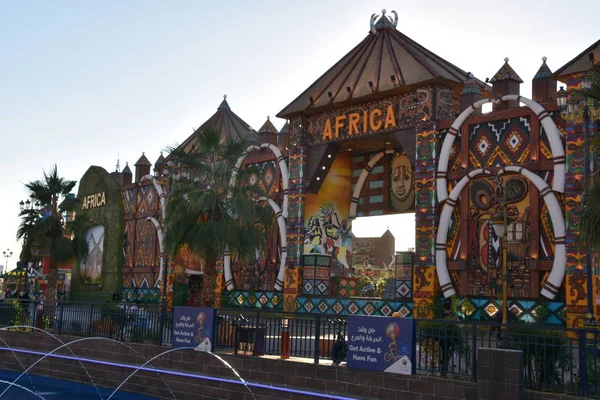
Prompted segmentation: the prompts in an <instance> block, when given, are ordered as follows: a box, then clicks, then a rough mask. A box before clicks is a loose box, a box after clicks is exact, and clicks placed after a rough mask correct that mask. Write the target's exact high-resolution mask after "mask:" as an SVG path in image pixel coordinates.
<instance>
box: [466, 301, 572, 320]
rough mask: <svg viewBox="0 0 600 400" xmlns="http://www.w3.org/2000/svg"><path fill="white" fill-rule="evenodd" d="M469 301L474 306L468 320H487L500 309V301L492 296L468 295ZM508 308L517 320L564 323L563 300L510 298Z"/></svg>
mask: <svg viewBox="0 0 600 400" xmlns="http://www.w3.org/2000/svg"><path fill="white" fill-rule="evenodd" d="M469 301H470V302H471V303H472V305H473V306H474V310H473V311H472V314H470V315H469V316H468V319H469V320H474V321H479V320H481V321H489V320H491V319H493V318H494V316H495V315H496V314H497V313H498V312H500V310H501V309H502V302H501V301H499V300H497V299H494V298H473V297H470V298H469ZM508 309H509V310H511V311H512V312H514V313H515V314H516V315H517V318H518V319H519V321H522V322H529V323H532V322H538V323H541V324H546V325H563V326H564V325H565V324H566V319H565V304H564V303H563V302H557V301H545V300H543V299H537V300H533V299H532V300H518V299H510V300H509V304H508ZM540 319H543V320H540Z"/></svg>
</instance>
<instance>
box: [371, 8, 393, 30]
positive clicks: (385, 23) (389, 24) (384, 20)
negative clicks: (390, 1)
mask: <svg viewBox="0 0 600 400" xmlns="http://www.w3.org/2000/svg"><path fill="white" fill-rule="evenodd" d="M386 12H387V10H386V9H385V8H384V9H383V10H381V15H377V14H376V13H375V14H373V15H371V29H370V31H371V33H373V34H376V33H377V31H379V30H382V29H384V28H396V26H398V13H397V12H396V11H394V10H392V11H391V14H394V17H387V16H386V15H385V13H386ZM376 21H377V23H376Z"/></svg>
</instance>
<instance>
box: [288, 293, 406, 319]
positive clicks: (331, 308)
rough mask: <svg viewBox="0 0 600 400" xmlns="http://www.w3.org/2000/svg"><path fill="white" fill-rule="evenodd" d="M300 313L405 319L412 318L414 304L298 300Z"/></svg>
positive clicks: (332, 299)
mask: <svg viewBox="0 0 600 400" xmlns="http://www.w3.org/2000/svg"><path fill="white" fill-rule="evenodd" d="M296 307H297V311H298V312H307V313H313V314H336V315H377V316H391V315H392V314H393V313H394V312H396V311H397V312H399V313H400V315H401V316H402V317H404V318H411V317H412V302H410V301H408V302H403V301H396V300H378V299H377V300H369V299H348V298H323V299H320V298H311V297H304V296H298V297H297V298H296Z"/></svg>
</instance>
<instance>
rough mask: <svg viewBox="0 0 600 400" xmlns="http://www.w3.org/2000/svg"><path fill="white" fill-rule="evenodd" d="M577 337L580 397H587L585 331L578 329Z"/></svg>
mask: <svg viewBox="0 0 600 400" xmlns="http://www.w3.org/2000/svg"><path fill="white" fill-rule="evenodd" d="M577 337H578V339H579V340H578V344H577V347H578V349H577V350H578V352H579V382H580V384H581V393H580V395H581V396H582V397H587V396H588V376H587V373H588V370H587V351H586V348H587V340H586V336H585V330H583V329H580V330H579V331H577Z"/></svg>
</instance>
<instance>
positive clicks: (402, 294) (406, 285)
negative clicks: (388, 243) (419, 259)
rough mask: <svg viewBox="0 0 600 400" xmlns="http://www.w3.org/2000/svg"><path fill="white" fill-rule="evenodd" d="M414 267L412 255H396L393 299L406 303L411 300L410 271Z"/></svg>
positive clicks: (406, 253)
mask: <svg viewBox="0 0 600 400" xmlns="http://www.w3.org/2000/svg"><path fill="white" fill-rule="evenodd" d="M413 265H414V253H412V252H410V253H409V252H402V253H397V254H396V292H395V297H396V298H397V299H399V300H404V301H408V300H411V299H412V269H413Z"/></svg>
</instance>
